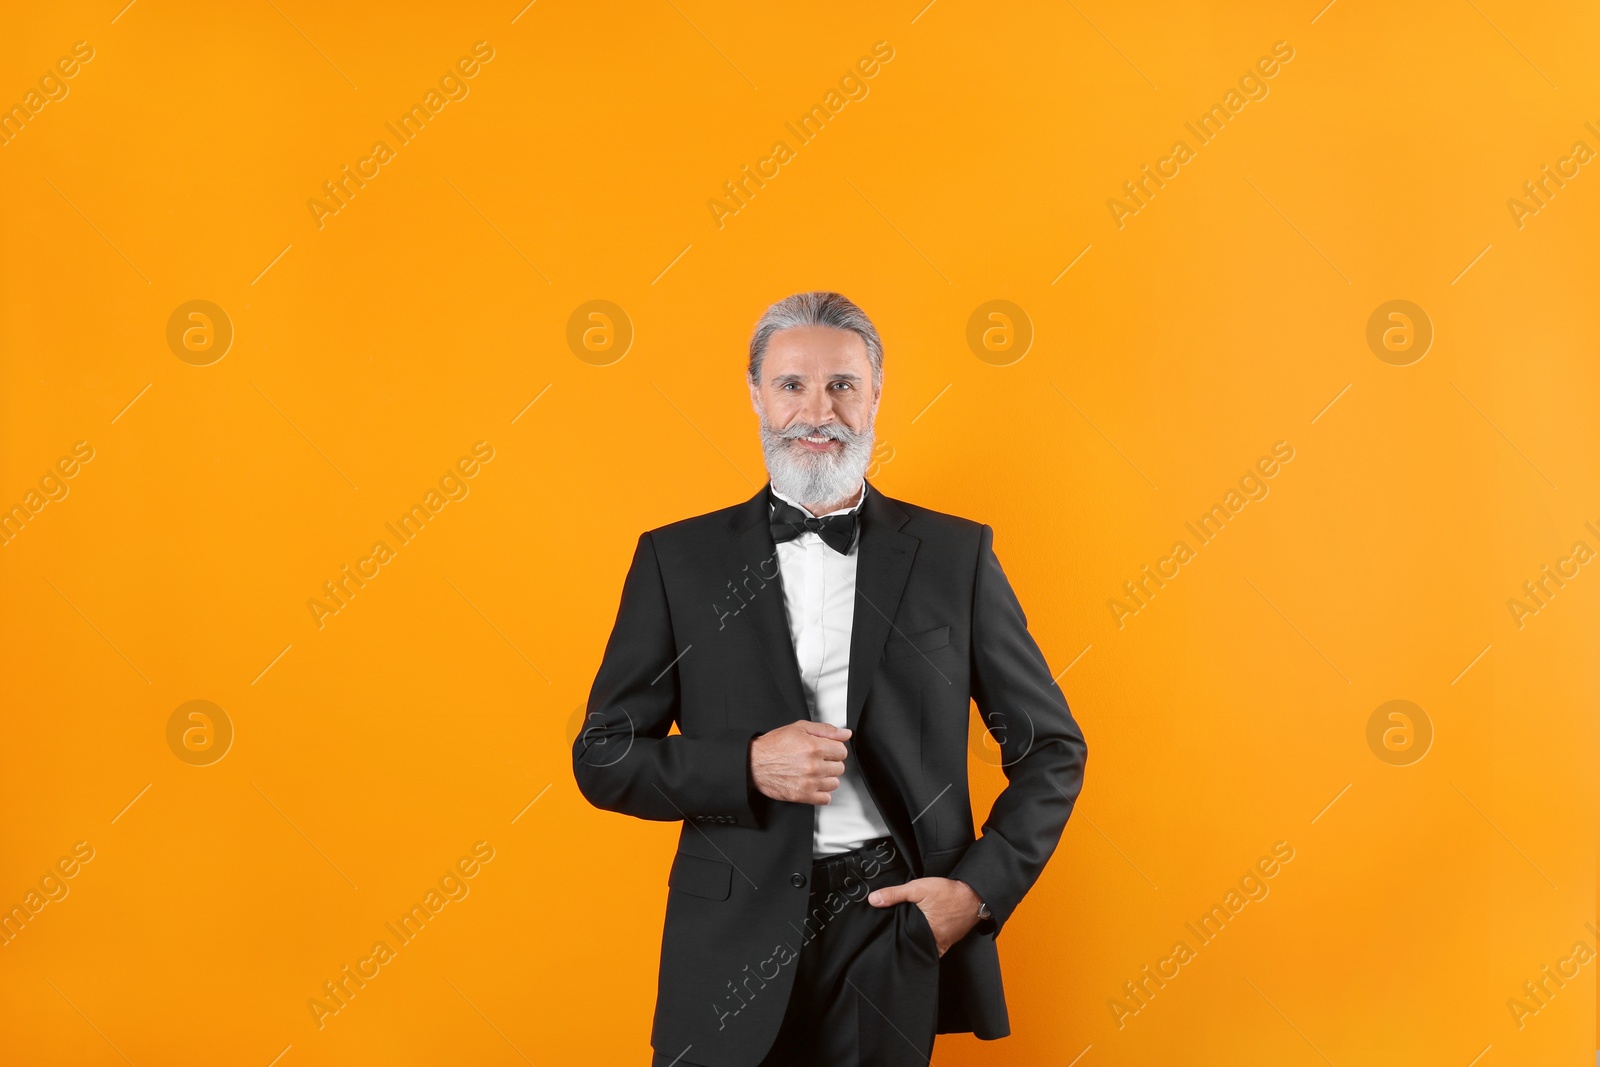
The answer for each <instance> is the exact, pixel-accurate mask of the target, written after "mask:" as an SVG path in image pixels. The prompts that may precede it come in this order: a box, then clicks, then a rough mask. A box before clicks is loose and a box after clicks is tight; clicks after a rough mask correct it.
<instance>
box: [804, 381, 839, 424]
mask: <svg viewBox="0 0 1600 1067" xmlns="http://www.w3.org/2000/svg"><path fill="white" fill-rule="evenodd" d="M800 417H801V418H803V419H805V420H806V422H808V423H810V424H811V425H813V426H821V425H822V424H823V423H825V422H832V421H833V397H831V396H829V395H828V391H827V390H825V389H824V390H823V391H822V392H820V393H817V392H814V393H811V394H810V395H808V396H807V397H806V400H805V403H804V404H802V405H801V407H800Z"/></svg>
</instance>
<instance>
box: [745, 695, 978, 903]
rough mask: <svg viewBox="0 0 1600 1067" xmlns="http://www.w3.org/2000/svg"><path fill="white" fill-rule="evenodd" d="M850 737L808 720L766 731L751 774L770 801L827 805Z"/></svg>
mask: <svg viewBox="0 0 1600 1067" xmlns="http://www.w3.org/2000/svg"><path fill="white" fill-rule="evenodd" d="M849 739H850V731H849V730H846V729H844V728H842V727H838V726H829V725H828V724H827V723H825V722H813V721H811V720H810V719H799V720H796V721H795V722H792V723H790V724H789V725H788V726H780V727H779V728H778V729H776V730H769V731H768V732H767V733H764V734H762V735H761V736H760V737H758V738H756V739H755V740H754V741H751V742H750V777H751V779H752V780H753V781H754V782H755V784H756V788H757V789H759V790H760V791H761V793H762V795H763V796H769V797H771V798H772V799H773V800H790V801H793V802H795V803H797V804H827V803H829V802H830V801H832V799H833V796H832V794H833V791H834V790H835V789H838V788H839V776H840V775H842V774H844V758H845V753H846V749H845V747H844V743H845V742H846V741H847V740H849ZM973 907H974V908H976V907H977V905H976V904H974V905H973Z"/></svg>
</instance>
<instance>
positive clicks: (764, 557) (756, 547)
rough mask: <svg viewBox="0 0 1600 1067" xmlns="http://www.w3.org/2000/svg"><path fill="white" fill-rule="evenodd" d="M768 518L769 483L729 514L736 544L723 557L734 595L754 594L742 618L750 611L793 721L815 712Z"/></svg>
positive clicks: (743, 611)
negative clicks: (802, 674)
mask: <svg viewBox="0 0 1600 1067" xmlns="http://www.w3.org/2000/svg"><path fill="white" fill-rule="evenodd" d="M769 518H770V516H769V515H768V504H767V487H766V486H765V485H763V486H762V487H761V489H760V490H759V491H758V492H757V493H756V495H755V496H753V497H751V498H750V499H749V500H747V501H745V502H744V503H743V504H741V505H740V506H739V507H738V508H736V509H735V510H734V513H733V516H732V517H731V518H730V519H729V521H728V537H729V541H730V543H731V547H730V550H729V552H728V553H727V555H726V556H724V558H723V562H724V565H725V567H726V570H727V573H728V581H729V583H730V584H731V586H732V589H731V590H730V592H733V591H737V592H736V593H734V595H735V596H736V597H738V598H740V599H742V598H743V597H747V596H748V597H750V602H749V603H748V604H746V605H745V607H743V608H742V609H740V612H739V614H740V617H741V618H743V617H745V616H748V620H747V621H748V622H749V624H750V625H751V626H753V627H754V628H755V632H756V638H757V640H759V641H760V642H761V647H762V650H763V651H764V652H765V653H766V656H765V657H764V662H765V663H766V664H767V665H768V666H769V668H770V672H771V676H772V680H773V683H774V684H775V685H776V686H777V687H778V692H779V693H780V694H782V696H783V702H784V704H785V705H786V706H787V707H788V709H789V712H790V715H789V717H788V718H786V719H784V720H783V723H788V722H793V721H795V720H796V719H809V718H810V717H811V714H810V712H809V710H808V709H807V707H806V695H805V690H804V689H803V688H801V686H800V661H799V660H797V659H795V655H794V640H793V638H791V637H790V636H789V617H788V615H787V613H786V609H785V607H784V602H783V582H782V575H781V574H780V573H779V567H778V547H777V545H776V544H774V543H773V540H772V527H771V525H770V522H769ZM735 625H737V620H736V621H735ZM783 723H779V725H782V724H783Z"/></svg>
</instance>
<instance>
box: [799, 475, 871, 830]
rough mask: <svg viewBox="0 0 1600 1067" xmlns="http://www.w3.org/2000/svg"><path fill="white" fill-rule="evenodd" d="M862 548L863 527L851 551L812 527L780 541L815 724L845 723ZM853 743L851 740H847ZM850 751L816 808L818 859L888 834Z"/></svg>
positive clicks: (864, 492)
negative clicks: (836, 784)
mask: <svg viewBox="0 0 1600 1067" xmlns="http://www.w3.org/2000/svg"><path fill="white" fill-rule="evenodd" d="M773 495H775V496H777V497H778V498H779V499H781V500H785V501H787V502H788V503H790V504H793V505H794V506H795V507H797V508H799V509H800V510H801V511H802V512H804V513H805V514H807V515H810V514H811V511H810V509H808V508H807V507H806V506H805V505H804V504H802V503H800V502H799V501H798V500H794V499H792V498H791V497H788V496H785V495H784V494H783V493H780V492H778V491H777V490H776V489H774V490H773ZM866 499H867V484H866V482H865V481H863V482H862V483H861V499H860V500H858V501H856V503H855V506H854V507H848V508H839V509H837V510H835V511H830V512H828V514H829V515H844V514H848V513H849V512H852V511H855V510H856V509H857V508H859V507H861V505H862V504H864V503H865V502H866ZM814 517H815V518H824V517H825V516H822V515H818V516H814ZM860 546H861V533H860V529H859V527H858V528H857V531H856V538H855V541H853V542H852V543H851V545H850V551H849V552H837V551H835V550H834V549H832V548H830V547H828V544H827V542H825V541H823V539H822V537H821V535H820V534H816V533H813V532H812V531H810V530H806V531H804V532H802V533H801V534H800V536H799V537H796V538H795V539H793V540H792V541H784V542H781V543H780V544H779V545H778V546H777V547H778V569H779V572H780V573H781V574H782V576H783V577H782V578H781V582H782V585H783V606H784V610H785V612H786V614H787V615H788V619H789V637H790V639H791V640H792V641H793V642H794V655H795V659H796V660H798V661H799V663H800V685H801V688H802V689H804V691H805V695H806V705H807V708H808V710H809V711H810V713H811V718H812V719H813V720H814V721H816V722H825V723H829V724H830V725H833V726H839V727H843V726H844V724H845V702H846V699H847V695H848V693H849V687H850V633H851V630H852V629H853V628H854V624H855V614H856V561H857V560H858V558H859V553H858V549H859V548H860ZM854 740H855V739H854V738H853V737H852V738H851V741H850V742H846V744H851V742H853V741H854ZM851 748H852V752H851V756H850V758H847V759H846V760H845V769H844V774H843V775H842V776H840V778H839V788H838V789H836V790H834V791H833V794H832V800H831V801H830V802H829V803H827V804H822V805H818V807H817V819H816V828H815V830H814V831H813V834H812V843H811V854H812V856H813V857H818V856H828V855H833V854H834V853H838V852H848V851H850V850H851V849H854V848H860V847H861V846H862V845H863V844H865V843H866V842H868V841H870V840H872V839H873V838H876V837H888V836H889V827H888V825H887V824H886V823H885V822H884V821H883V815H882V814H881V813H880V812H879V811H878V805H877V803H876V802H875V801H874V800H873V799H872V794H871V793H870V792H869V791H868V789H867V784H866V782H865V781H864V780H863V779H862V777H861V772H860V768H859V767H857V766H856V764H855V760H854V745H853V744H851Z"/></svg>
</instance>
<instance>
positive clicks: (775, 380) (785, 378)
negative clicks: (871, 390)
mask: <svg viewBox="0 0 1600 1067" xmlns="http://www.w3.org/2000/svg"><path fill="white" fill-rule="evenodd" d="M805 380H806V376H805V375H804V374H777V375H774V376H773V377H772V378H771V381H772V384H774V385H782V384H783V383H784V382H804V381H805ZM828 380H829V381H834V382H860V381H861V380H862V379H861V375H859V374H849V373H845V372H841V373H839V374H830V375H829V376H828Z"/></svg>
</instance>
